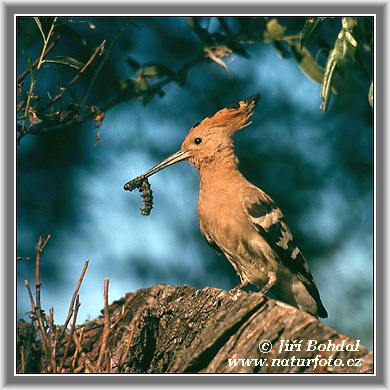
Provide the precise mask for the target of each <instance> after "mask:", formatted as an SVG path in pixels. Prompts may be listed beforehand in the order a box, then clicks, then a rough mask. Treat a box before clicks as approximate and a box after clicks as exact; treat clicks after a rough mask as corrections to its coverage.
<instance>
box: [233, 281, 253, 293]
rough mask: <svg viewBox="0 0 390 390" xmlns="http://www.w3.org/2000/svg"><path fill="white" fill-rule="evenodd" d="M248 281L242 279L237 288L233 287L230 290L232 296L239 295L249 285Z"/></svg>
mask: <svg viewBox="0 0 390 390" xmlns="http://www.w3.org/2000/svg"><path fill="white" fill-rule="evenodd" d="M248 283H249V282H248V281H247V280H242V279H241V282H240V284H238V285H237V286H236V287H233V288H232V289H231V290H230V293H231V294H236V293H238V292H239V291H240V290H242V289H243V288H244V287H245V286H247V285H248Z"/></svg>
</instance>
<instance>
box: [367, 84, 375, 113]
mask: <svg viewBox="0 0 390 390" xmlns="http://www.w3.org/2000/svg"><path fill="white" fill-rule="evenodd" d="M368 103H369V104H370V106H371V108H374V85H373V83H372V81H371V85H370V90H369V91H368Z"/></svg>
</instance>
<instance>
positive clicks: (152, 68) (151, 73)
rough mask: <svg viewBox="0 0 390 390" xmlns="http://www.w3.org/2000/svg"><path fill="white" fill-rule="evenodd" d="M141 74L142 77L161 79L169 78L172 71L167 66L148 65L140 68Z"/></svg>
mask: <svg viewBox="0 0 390 390" xmlns="http://www.w3.org/2000/svg"><path fill="white" fill-rule="evenodd" d="M141 74H142V76H144V77H158V78H160V77H163V76H171V75H172V74H173V72H172V70H171V69H169V68H168V67H167V66H165V65H162V64H150V65H147V66H144V67H142V69H141Z"/></svg>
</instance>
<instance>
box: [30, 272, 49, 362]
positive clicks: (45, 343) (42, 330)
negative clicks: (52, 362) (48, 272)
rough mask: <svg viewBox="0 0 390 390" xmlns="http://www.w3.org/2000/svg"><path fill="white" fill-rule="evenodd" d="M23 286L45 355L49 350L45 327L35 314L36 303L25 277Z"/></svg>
mask: <svg viewBox="0 0 390 390" xmlns="http://www.w3.org/2000/svg"><path fill="white" fill-rule="evenodd" d="M24 286H25V287H26V289H27V292H28V296H29V298H30V302H31V310H32V312H33V314H34V316H35V327H36V328H37V331H38V332H39V333H40V335H41V344H42V346H43V350H44V351H45V353H46V355H47V354H48V352H49V347H48V340H47V335H46V332H45V328H44V326H43V321H42V319H41V321H39V318H38V316H37V315H36V312H37V310H36V305H35V302H34V297H33V295H32V292H31V288H30V284H29V282H28V280H27V279H26V280H25V281H24Z"/></svg>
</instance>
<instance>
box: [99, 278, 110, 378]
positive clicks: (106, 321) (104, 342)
mask: <svg viewBox="0 0 390 390" xmlns="http://www.w3.org/2000/svg"><path fill="white" fill-rule="evenodd" d="M109 282H110V281H109V279H108V278H105V279H104V321H103V323H104V327H103V335H102V341H101V344H100V352H99V358H98V361H97V363H96V371H97V372H100V371H101V366H102V363H103V358H104V355H105V351H106V346H107V340H108V334H109V332H110V320H109V317H108V286H109Z"/></svg>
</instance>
